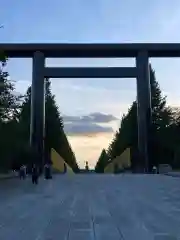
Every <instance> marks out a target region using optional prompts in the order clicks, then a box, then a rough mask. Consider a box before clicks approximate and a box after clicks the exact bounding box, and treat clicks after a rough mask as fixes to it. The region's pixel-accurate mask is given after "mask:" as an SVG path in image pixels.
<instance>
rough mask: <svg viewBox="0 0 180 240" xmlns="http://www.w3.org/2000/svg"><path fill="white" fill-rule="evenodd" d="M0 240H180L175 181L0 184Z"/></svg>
mask: <svg viewBox="0 0 180 240" xmlns="http://www.w3.org/2000/svg"><path fill="white" fill-rule="evenodd" d="M173 237H174V238H173ZM0 239H1V240H12V239H13V240H16V239H17V240H21V239H22V240H23V239H26V240H50V239H52V240H57V239H58V240H59V239H61V240H63V239H66V240H72V239H74V240H93V239H96V240H101V239H102V240H107V239H109V240H111V239H112V240H117V239H125V240H129V239H132V240H134V239H138V240H141V239H142V240H149V239H156V240H162V239H165V240H170V239H171V240H172V239H180V184H179V178H172V177H168V176H161V175H149V176H148V175H130V174H129V175H92V174H90V175H83V174H82V175H78V176H77V175H75V176H69V177H68V176H65V175H61V176H58V175H56V176H55V177H54V178H53V179H52V180H48V181H47V180H43V179H41V181H40V184H39V185H38V186H33V185H32V184H31V182H30V180H29V179H27V180H26V181H19V180H18V179H12V180H6V181H4V182H3V181H0Z"/></svg>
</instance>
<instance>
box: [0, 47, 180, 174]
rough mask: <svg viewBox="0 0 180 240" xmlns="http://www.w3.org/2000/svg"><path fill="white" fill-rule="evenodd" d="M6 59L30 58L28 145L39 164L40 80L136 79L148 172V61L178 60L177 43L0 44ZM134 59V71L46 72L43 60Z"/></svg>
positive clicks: (142, 154) (41, 137)
mask: <svg viewBox="0 0 180 240" xmlns="http://www.w3.org/2000/svg"><path fill="white" fill-rule="evenodd" d="M0 51H3V52H4V53H5V54H6V56H8V57H16V58H33V74H32V101H31V126H30V129H31V130H30V143H31V146H33V147H35V148H37V149H38V152H39V164H42V163H43V153H44V137H45V99H44V98H45V94H44V91H45V86H44V78H45V77H48V78H136V79H137V100H138V106H137V114H138V150H139V157H140V159H141V160H143V162H144V166H145V170H146V172H148V168H149V159H148V134H149V127H150V126H151V88H150V75H149V57H180V44H179V43H154V44H152V43H146V44H145V43H144V44H143V43H134V44H128V43H127V44H126V43H125V44H45V43H44V44H40V43H38V44H21V43H20V44H19V43H17V44H0ZM47 57H52V58H117V57H119V58H120V57H122V58H127V57H135V58H136V67H105V68H87V67H86V68H48V67H45V58H47Z"/></svg>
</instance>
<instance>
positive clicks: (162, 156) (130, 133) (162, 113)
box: [108, 67, 172, 168]
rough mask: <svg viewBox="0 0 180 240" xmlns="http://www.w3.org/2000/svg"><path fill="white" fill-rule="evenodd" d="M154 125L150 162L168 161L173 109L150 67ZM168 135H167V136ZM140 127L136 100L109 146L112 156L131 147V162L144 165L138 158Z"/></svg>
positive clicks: (133, 165) (135, 164)
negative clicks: (169, 133) (167, 103)
mask: <svg viewBox="0 0 180 240" xmlns="http://www.w3.org/2000/svg"><path fill="white" fill-rule="evenodd" d="M150 83H151V104H152V126H151V129H150V133H151V135H150V136H151V139H150V142H149V146H150V149H149V150H150V151H149V152H150V153H151V154H150V163H151V166H152V165H153V164H156V165H157V164H158V163H162V161H165V162H167V159H169V158H170V155H171V153H170V152H171V151H169V149H168V147H167V146H168V141H167V136H168V135H167V134H168V132H170V131H169V128H170V125H171V122H172V111H171V109H170V108H168V107H166V98H165V97H163V96H162V93H161V90H160V87H159V84H158V83H157V81H156V78H155V72H154V71H153V70H152V68H151V67H150ZM165 136H166V137H165ZM137 143H138V128H137V102H136V101H134V102H133V104H132V105H131V107H130V109H129V111H128V113H127V114H126V115H124V116H123V118H122V120H121V126H120V129H119V131H118V132H117V133H116V134H115V137H114V139H113V141H112V143H111V144H110V146H109V148H108V154H109V157H110V158H114V157H115V156H118V155H120V154H121V153H122V152H123V151H124V150H125V149H126V148H127V147H130V148H131V153H132V156H131V163H132V167H133V168H134V167H135V166H137V165H142V164H143V163H141V162H139V159H138V157H137V156H138V146H137ZM157 149H158V150H157Z"/></svg>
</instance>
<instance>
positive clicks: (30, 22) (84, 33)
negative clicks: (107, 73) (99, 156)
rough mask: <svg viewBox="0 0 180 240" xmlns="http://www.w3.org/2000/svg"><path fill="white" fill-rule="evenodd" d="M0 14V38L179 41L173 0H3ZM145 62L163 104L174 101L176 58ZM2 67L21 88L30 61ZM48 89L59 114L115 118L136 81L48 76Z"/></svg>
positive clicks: (78, 62) (88, 62)
mask: <svg viewBox="0 0 180 240" xmlns="http://www.w3.org/2000/svg"><path fill="white" fill-rule="evenodd" d="M0 16H1V18H0V19H1V20H0V25H4V28H3V29H0V42H10V43H13V42H25V43H30V42H50V43H53V42H59V43H60V42H77V43H79V42H88V43H89V42H90V43H93V42H108V43H112V42H116V43H127V42H180V31H179V29H180V1H179V0H173V1H168V0H151V1H144V0H136V1H132V0H121V1H120V0H91V1H85V0H51V1H47V0H31V1H25V0H18V1H17V0H6V1H2V2H1V7H0ZM150 61H151V63H152V66H153V68H154V69H155V71H156V77H157V80H158V82H159V83H160V86H161V89H162V90H163V93H164V94H165V95H167V100H168V104H170V105H176V106H179V105H180V96H179V93H180V90H179V89H180V81H179V80H180V77H179V67H180V61H179V60H178V59H175V60H173V59H150ZM46 64H47V65H48V66H49V65H51V66H134V64H135V62H134V60H133V59H125V60H123V59H108V60H107V59H106V60H105V59H98V60H96V59H56V60H53V59H48V60H47V63H46ZM8 71H9V73H10V76H11V78H12V79H14V80H16V81H17V83H16V87H17V89H16V91H18V92H25V91H26V89H27V86H28V85H30V83H31V82H30V81H31V60H27V59H25V60H23V59H13V60H10V61H9V62H8ZM52 91H53V93H54V94H55V95H56V100H57V103H58V105H59V107H60V110H61V112H62V113H63V114H66V115H83V114H89V113H91V112H102V113H106V114H113V115H115V116H117V117H120V116H121V115H122V113H123V112H126V111H127V109H128V107H129V105H130V104H131V103H132V101H133V100H134V99H135V97H136V83H135V80H134V79H75V80H74V79H54V80H52ZM118 124H119V122H118ZM118 124H117V126H118ZM108 141H109V140H108ZM79 151H80V150H79ZM94 156H95V155H93V157H92V158H95V157H94ZM82 158H83V157H82Z"/></svg>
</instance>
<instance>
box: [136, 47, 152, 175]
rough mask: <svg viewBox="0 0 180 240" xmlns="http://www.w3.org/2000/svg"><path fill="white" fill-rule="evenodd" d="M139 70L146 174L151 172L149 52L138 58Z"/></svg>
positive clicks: (140, 149) (140, 135) (141, 150)
mask: <svg viewBox="0 0 180 240" xmlns="http://www.w3.org/2000/svg"><path fill="white" fill-rule="evenodd" d="M136 68H137V122H138V156H139V159H138V160H139V161H140V163H141V165H143V166H144V170H145V172H149V170H150V165H151V164H150V128H151V121H152V109H151V85H150V72H149V58H148V52H146V51H142V52H139V53H138V56H137V57H136Z"/></svg>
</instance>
